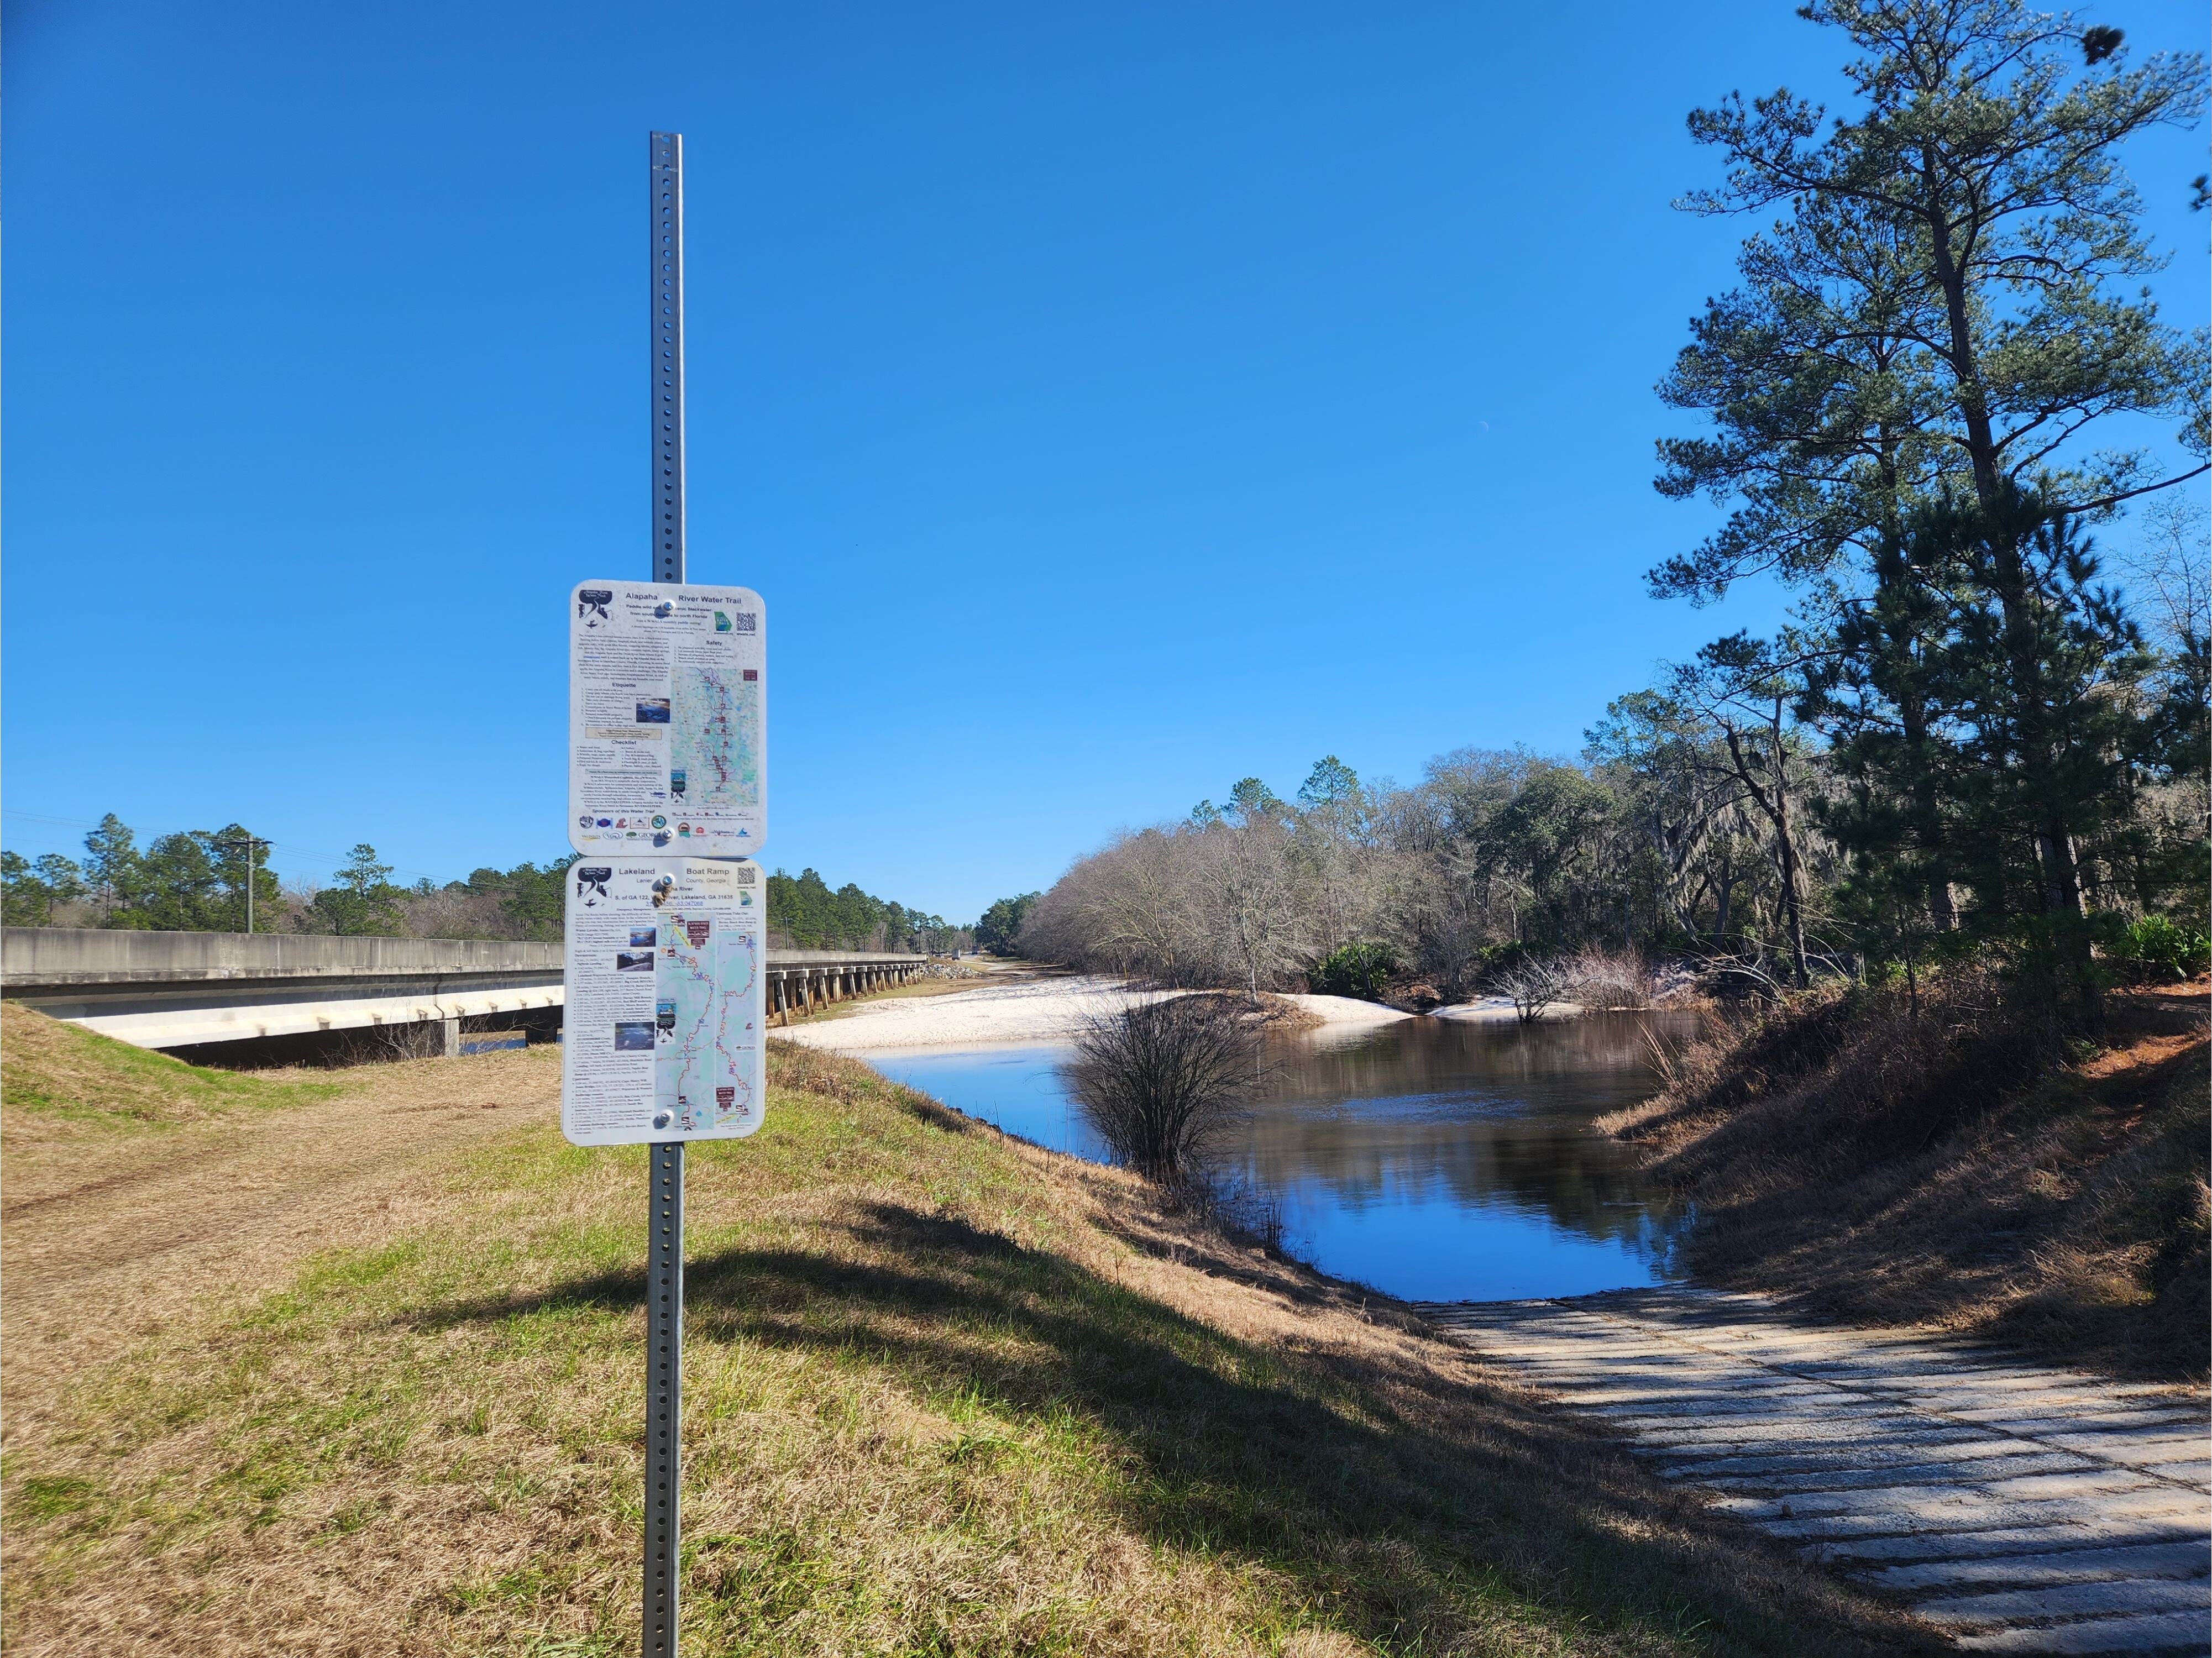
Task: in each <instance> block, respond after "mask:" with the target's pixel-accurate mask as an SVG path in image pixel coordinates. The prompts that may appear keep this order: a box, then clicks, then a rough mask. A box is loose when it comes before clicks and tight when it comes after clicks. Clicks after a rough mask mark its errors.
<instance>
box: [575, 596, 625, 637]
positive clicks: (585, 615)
mask: <svg viewBox="0 0 2212 1658" xmlns="http://www.w3.org/2000/svg"><path fill="white" fill-rule="evenodd" d="M614 602H615V595H614V589H613V588H611V587H579V588H578V589H576V615H577V616H579V617H580V619H581V620H582V622H583V624H584V625H585V626H586V628H596V627H598V626H599V623H602V622H611V621H613V620H614V618H613V617H612V616H609V615H608V614H607V606H608V605H610V604H613V603H614Z"/></svg>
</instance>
